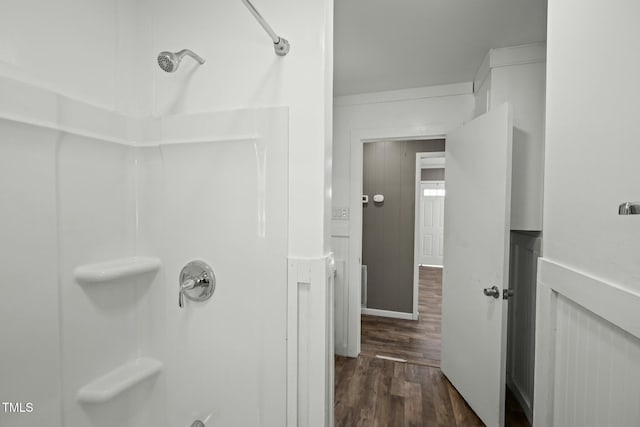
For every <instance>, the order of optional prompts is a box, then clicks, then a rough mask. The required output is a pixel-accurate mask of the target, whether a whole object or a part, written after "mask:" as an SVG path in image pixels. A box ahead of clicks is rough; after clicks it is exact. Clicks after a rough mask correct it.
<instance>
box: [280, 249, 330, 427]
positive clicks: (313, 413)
mask: <svg viewBox="0 0 640 427" xmlns="http://www.w3.org/2000/svg"><path fill="white" fill-rule="evenodd" d="M334 274H335V266H334V262H333V257H332V255H328V256H326V257H322V258H291V257H290V258H289V272H288V276H289V277H288V283H289V285H288V295H289V297H288V300H289V303H288V310H287V311H288V322H287V323H288V327H287V329H288V332H287V348H288V350H287V354H288V355H287V367H288V374H287V380H288V386H287V427H332V426H333V400H334V396H333V394H334V383H333V377H334V371H333V370H334V362H333V360H334V331H333V327H334V319H333V316H334V304H333V301H334V293H333V284H334ZM319 337H324V339H319Z"/></svg>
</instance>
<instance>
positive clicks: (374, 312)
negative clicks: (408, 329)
mask: <svg viewBox="0 0 640 427" xmlns="http://www.w3.org/2000/svg"><path fill="white" fill-rule="evenodd" d="M362 314H366V315H368V316H379V317H391V318H393V319H405V320H418V316H417V315H416V316H414V315H413V313H405V312H402V311H389V310H378V309H377V308H365V307H363V308H362Z"/></svg>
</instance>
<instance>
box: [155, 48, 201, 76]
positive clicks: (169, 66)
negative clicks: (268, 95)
mask: <svg viewBox="0 0 640 427" xmlns="http://www.w3.org/2000/svg"><path fill="white" fill-rule="evenodd" d="M185 55H188V56H190V57H192V58H193V59H195V60H196V61H198V62H199V63H200V64H201V65H202V64H204V58H202V57H201V56H199V55H196V54H195V53H193V52H192V51H190V50H189V49H182V50H181V51H179V52H175V53H174V52H160V53H159V54H158V65H159V66H160V68H162V69H163V70H164V71H166V72H167V73H173V72H174V71H176V70H177V69H178V67H179V66H180V61H182V58H184V56H185Z"/></svg>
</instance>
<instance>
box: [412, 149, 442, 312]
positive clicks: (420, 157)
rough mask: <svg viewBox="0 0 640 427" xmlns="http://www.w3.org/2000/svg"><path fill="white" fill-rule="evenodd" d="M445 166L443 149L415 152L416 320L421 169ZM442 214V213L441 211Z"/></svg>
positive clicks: (414, 248)
mask: <svg viewBox="0 0 640 427" xmlns="http://www.w3.org/2000/svg"><path fill="white" fill-rule="evenodd" d="M427 159H428V162H429V164H425V160H427ZM439 168H446V165H445V152H444V151H431V152H425V153H416V179H415V183H414V187H415V190H416V191H415V213H414V219H415V220H414V224H413V315H412V318H413V320H418V317H419V316H420V313H418V306H419V304H418V302H419V292H420V267H419V266H418V261H419V259H420V243H419V241H420V240H419V239H421V238H422V236H420V229H421V227H420V213H421V212H420V206H421V201H422V194H420V193H421V189H420V187H421V185H420V184H421V182H422V169H439ZM443 214H444V213H443Z"/></svg>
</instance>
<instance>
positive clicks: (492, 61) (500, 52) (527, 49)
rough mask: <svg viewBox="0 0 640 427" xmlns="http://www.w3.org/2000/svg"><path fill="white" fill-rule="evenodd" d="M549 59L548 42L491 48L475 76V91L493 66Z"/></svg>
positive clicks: (530, 62)
mask: <svg viewBox="0 0 640 427" xmlns="http://www.w3.org/2000/svg"><path fill="white" fill-rule="evenodd" d="M546 60H547V44H546V43H532V44H524V45H520V46H509V47H502V48H497V49H489V51H488V52H487V54H486V55H485V57H484V59H483V60H482V64H480V68H478V71H477V72H476V75H475V77H474V78H473V92H474V93H476V92H477V91H478V89H480V87H482V85H483V83H484V81H485V80H486V79H487V78H488V77H489V73H490V72H491V70H492V69H493V68H498V67H508V66H510V65H522V64H532V63H536V62H545V61H546Z"/></svg>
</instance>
